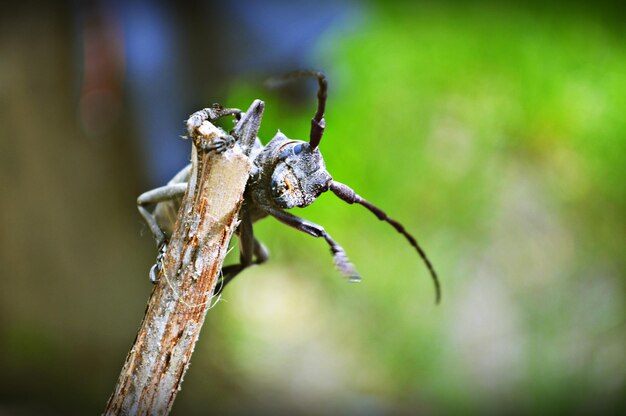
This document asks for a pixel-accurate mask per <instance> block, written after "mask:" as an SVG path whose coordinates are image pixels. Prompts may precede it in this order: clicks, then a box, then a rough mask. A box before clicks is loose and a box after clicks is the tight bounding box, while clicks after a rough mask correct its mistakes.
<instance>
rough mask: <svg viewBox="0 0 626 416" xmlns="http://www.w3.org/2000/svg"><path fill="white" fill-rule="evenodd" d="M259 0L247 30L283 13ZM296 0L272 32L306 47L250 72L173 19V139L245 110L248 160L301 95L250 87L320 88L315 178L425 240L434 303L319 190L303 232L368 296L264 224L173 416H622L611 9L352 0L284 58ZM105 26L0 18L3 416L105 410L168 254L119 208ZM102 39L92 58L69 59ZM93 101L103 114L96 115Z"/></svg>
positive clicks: (211, 27) (403, 247)
mask: <svg viewBox="0 0 626 416" xmlns="http://www.w3.org/2000/svg"><path fill="white" fill-rule="evenodd" d="M244 3H246V4H248V5H250V4H251V3H252V2H244ZM270 3H271V4H272V6H271V7H270V5H268V6H267V7H264V8H263V13H265V14H267V15H268V16H272V15H275V14H277V13H284V11H285V10H284V8H283V7H282V6H281V5H280V2H270ZM303 4H304V3H302V4H300V3H298V2H296V3H294V4H292V5H291V6H290V9H289V10H290V11H291V12H292V13H294V14H293V15H292V16H291V19H293V21H292V22H291V23H292V24H291V25H289V24H288V23H289V22H285V26H281V27H278V28H276V27H272V26H271V25H261V26H263V27H264V28H265V29H267V30H268V31H269V30H274V31H277V32H278V36H280V37H283V38H290V37H291V38H293V42H294V43H295V44H296V45H301V49H302V52H301V53H302V56H301V57H300V58H298V59H288V58H284V57H283V58H282V59H279V58H276V59H273V61H272V65H268V64H267V62H264V63H261V61H260V60H259V63H258V65H257V62H256V61H255V60H254V59H252V60H248V61H245V59H243V58H244V57H245V56H240V55H246V53H245V51H246V48H245V47H244V46H242V45H246V42H252V40H250V39H251V37H250V34H252V33H254V32H253V31H252V30H251V29H250V27H252V26H250V22H249V21H246V20H245V19H243V18H241V20H235V18H236V17H237V16H242V15H243V14H241V13H240V14H237V13H234V12H229V7H230V6H229V5H225V4H220V5H213V4H209V3H207V4H203V6H202V8H200V9H199V11H198V9H194V8H193V7H199V6H198V5H197V4H193V5H189V6H186V7H187V8H183V7H182V6H181V7H180V8H176V9H172V10H174V11H175V12H176V13H174V16H175V21H177V22H179V24H180V26H175V29H176V30H174V32H173V33H174V34H175V36H173V37H172V38H171V39H173V40H171V42H172V44H171V46H172V50H174V51H180V50H183V51H185V53H182V54H181V55H177V56H174V57H171V59H170V58H169V57H166V58H165V59H166V60H167V61H168V62H169V64H170V65H172V66H174V67H176V68H184V72H181V77H182V78H184V79H186V80H187V83H188V84H187V86H186V87H180V88H181V94H183V93H184V94H183V95H185V97H186V98H185V100H183V101H184V102H182V104H180V108H181V109H182V110H181V113H176V114H173V115H171V116H172V117H173V118H174V119H175V120H176V121H177V123H179V124H177V125H176V129H178V130H179V134H182V133H183V123H182V121H183V120H184V118H185V117H186V116H187V115H188V114H189V113H191V112H192V111H194V110H197V109H199V108H201V107H202V106H207V105H209V104H211V103H213V102H216V101H219V102H220V103H222V104H224V105H226V106H236V107H240V108H245V107H247V106H248V105H249V104H250V103H251V101H252V100H253V99H254V98H261V99H263V100H265V102H266V112H265V116H264V124H263V126H262V129H261V138H262V140H264V141H265V142H267V140H269V139H270V138H271V137H272V136H273V135H274V133H275V132H276V130H277V129H280V130H281V131H282V132H283V133H285V134H286V135H288V136H289V137H292V138H306V137H308V129H309V120H310V117H311V115H312V114H313V110H314V108H315V98H314V95H315V89H314V85H312V84H313V83H312V84H311V85H309V84H306V83H303V84H306V86H307V88H305V87H303V86H302V85H300V87H302V88H300V89H296V90H295V91H291V92H289V91H288V92H285V91H268V90H264V89H263V88H262V80H263V78H265V77H267V76H270V75H276V74H280V73H282V72H286V71H288V70H291V69H294V66H296V65H308V66H311V67H315V68H317V69H321V70H324V71H325V72H326V73H327V74H328V76H329V84H330V88H329V99H328V106H327V115H326V122H327V130H326V134H325V136H324V139H323V141H322V144H321V150H322V152H323V153H324V155H325V159H326V163H327V167H328V170H329V171H330V172H331V174H332V175H333V176H334V178H335V179H336V180H339V181H341V182H344V183H347V184H349V185H350V186H352V187H353V188H354V189H355V190H357V192H359V193H360V194H361V195H362V196H364V197H365V198H367V199H369V200H370V201H372V202H374V203H375V204H377V205H379V206H380V207H381V208H383V209H385V210H386V211H387V212H388V213H389V214H390V215H391V216H392V217H394V218H396V219H398V220H399V221H401V222H402V223H403V224H404V225H405V226H406V227H407V229H409V230H410V231H412V232H413V233H414V234H415V235H416V237H417V238H418V240H419V241H420V243H421V244H422V246H423V247H424V248H425V250H426V252H427V253H428V255H429V257H430V258H431V260H432V261H433V263H434V265H435V268H436V269H437V270H438V272H439V275H440V278H441V281H442V286H443V301H442V303H441V305H439V306H435V305H434V291H433V288H432V284H431V282H430V279H429V276H428V273H427V271H426V270H425V268H424V267H423V265H422V263H421V262H420V260H419V258H418V257H417V256H416V255H415V253H414V251H413V250H412V249H411V247H410V246H408V244H406V242H405V241H404V240H403V238H402V237H401V236H399V235H398V234H397V233H396V232H395V231H394V230H393V229H392V228H391V227H389V226H388V225H385V224H383V223H380V222H379V221H377V220H376V218H375V217H374V216H372V215H371V214H370V213H368V212H367V211H366V210H365V209H363V208H361V207H358V206H349V205H346V204H344V203H342V202H341V201H339V200H338V199H337V198H335V197H333V196H332V195H323V196H321V197H320V198H319V200H318V201H317V202H316V203H315V204H313V205H312V206H311V207H309V208H306V209H305V210H294V213H295V214H297V215H300V216H303V217H305V218H307V219H309V220H311V221H314V222H317V223H319V224H322V225H323V226H324V227H325V228H326V230H328V231H329V232H330V233H331V234H332V235H333V237H334V238H335V239H336V240H337V241H339V242H340V243H341V244H342V245H343V247H344V248H345V249H346V251H347V252H348V255H349V256H350V257H351V259H352V261H353V262H354V264H355V265H356V266H357V268H358V269H359V271H360V272H361V274H362V276H363V282H361V283H359V284H348V283H346V282H345V280H344V279H342V278H340V277H339V276H338V274H337V272H336V271H335V270H333V265H332V259H331V256H330V255H329V253H328V249H327V247H326V246H325V244H324V243H323V242H322V241H319V240H316V239H314V238H311V237H309V236H307V235H304V234H302V233H298V232H297V231H294V230H292V229H288V228H286V227H284V226H282V225H281V224H279V223H277V222H276V221H273V220H271V219H267V220H264V221H262V222H259V223H258V224H257V225H256V226H255V233H256V234H257V236H258V237H259V238H260V240H261V241H263V242H264V243H265V244H266V245H267V246H268V248H269V250H270V252H271V256H272V257H271V259H270V261H269V262H268V263H267V264H266V265H263V266H262V267H256V268H253V269H250V270H246V271H245V272H244V273H243V274H242V275H241V277H239V278H238V279H237V280H236V281H235V282H234V283H232V285H231V286H229V287H228V288H227V290H225V292H224V294H223V296H222V299H221V300H220V302H218V303H217V304H216V305H215V306H214V307H213V308H212V309H211V310H210V311H209V314H208V315H207V319H206V323H205V327H204V329H203V331H202V334H201V338H200V341H199V343H198V345H197V347H196V350H195V353H194V356H193V359H192V365H191V367H190V370H189V372H188V373H187V375H186V377H185V382H184V383H183V389H182V391H181V392H180V394H179V395H178V398H177V401H176V403H175V405H174V414H207V413H211V412H212V413H215V414H248V413H251V412H255V413H270V412H274V413H281V412H287V411H288V412H290V413H293V414H303V415H313V414H372V415H379V414H381V415H382V414H485V413H488V414H500V413H504V412H507V413H513V414H531V413H541V414H564V413H566V414H572V413H575V414H590V413H593V414H617V413H620V410H621V411H622V412H623V411H624V410H625V409H626V402H625V397H626V396H625V393H626V331H625V329H626V305H625V300H626V298H625V296H626V286H625V282H626V280H625V279H626V272H625V271H626V255H625V254H626V252H625V248H626V185H625V179H626V137H625V135H626V116H625V115H626V48H625V46H624V45H625V40H626V36H625V30H624V27H623V20H622V19H621V17H623V14H622V10H621V8H619V7H617V6H614V5H613V4H612V3H601V4H598V5H595V6H594V7H593V8H591V7H585V6H584V5H582V4H578V3H573V4H569V3H568V4H567V6H566V5H565V4H563V5H561V4H559V5H553V6H547V5H542V4H541V3H539V2H536V3H533V4H532V5H531V6H525V7H522V6H516V5H507V6H503V5H501V4H498V3H492V2H447V3H438V4H435V3H417V4H409V3H387V2H369V3H359V2H349V3H346V4H345V5H343V6H342V7H341V8H340V9H339V11H338V12H337V13H338V15H339V14H340V15H341V19H339V20H333V23H332V24H326V25H322V27H323V30H322V29H320V30H318V31H317V32H316V35H314V36H309V37H304V38H303V39H300V38H299V37H298V36H296V34H297V33H300V32H298V30H297V28H296V27H295V24H294V22H298V21H299V20H298V19H304V21H306V19H307V10H308V9H306V7H304V6H303ZM117 5H118V7H117V8H115V7H113V8H108V7H96V6H93V5H92V6H91V8H86V9H83V10H78V11H77V10H75V9H73V8H71V7H69V6H59V5H56V6H54V5H48V6H45V7H43V6H40V7H36V8H34V7H25V6H23V7H13V8H6V10H4V11H3V12H4V13H2V14H1V15H2V18H0V23H2V25H1V27H2V29H1V30H2V36H0V109H1V111H0V126H2V130H3V134H2V138H1V139H0V172H1V176H0V178H2V191H3V196H2V204H1V208H0V213H1V214H2V215H1V217H0V221H1V222H0V227H1V229H2V232H1V233H0V270H1V276H2V277H1V279H0V371H1V372H2V374H3V377H2V379H1V381H0V414H19V415H30V414H88V413H96V412H99V411H101V410H102V409H103V408H104V405H105V403H106V400H107V399H108V397H109V395H110V393H111V392H112V390H113V387H114V385H115V382H116V380H117V376H118V374H119V371H120V369H121V366H122V364H123V361H124V359H125V356H126V353H127V351H128V349H129V348H130V346H131V344H132V341H133V339H134V336H135V334H136V330H137V328H138V326H139V323H140V320H141V317H142V316H143V312H144V307H145V303H146V301H147V298H148V296H149V293H150V290H151V285H150V283H149V281H148V279H147V271H148V269H149V267H150V266H151V264H152V263H153V261H154V257H155V255H156V250H155V248H154V245H153V242H152V239H151V237H150V236H149V235H148V233H147V230H146V229H145V227H143V226H142V224H141V222H140V218H139V215H138V214H137V212H136V209H135V198H136V196H137V195H138V194H139V193H140V192H142V191H144V190H146V189H148V188H149V187H151V186H154V185H158V183H154V182H155V181H156V180H155V179H154V178H155V176H149V175H148V174H147V172H148V171H150V169H151V168H150V166H151V165H150V161H149V160H148V159H147V157H146V154H149V153H150V151H152V150H150V143H151V142H150V140H151V136H150V135H149V134H148V135H146V134H145V131H146V130H145V129H143V130H142V128H140V127H138V126H139V125H140V123H141V120H145V119H146V117H148V116H147V115H146V113H149V111H148V110H146V108H145V107H142V106H141V105H137V102H138V100H137V99H136V97H137V94H133V88H134V87H133V85H136V84H133V78H132V77H131V76H130V75H128V74H131V75H132V74H133V72H132V71H133V70H134V69H133V68H135V69H136V67H133V65H134V64H133V60H132V55H129V54H128V51H129V50H130V46H128V44H127V43H125V39H127V37H128V36H129V33H131V31H130V30H128V26H124V15H125V14H124V13H126V12H127V9H124V7H122V6H120V4H119V3H117ZM300 6H302V7H300ZM322 6H323V5H322ZM322 6H320V8H323V7H322ZM273 7H275V8H273ZM329 7H330V6H329ZM103 10H104V11H105V12H103ZM120 10H121V12H120ZM124 10H126V12H124ZM168 10H169V9H168ZM281 10H282V12H281ZM333 10H334V9H333ZM116 11H117V13H118V14H117V15H116V14H115V12H116ZM212 12H213V13H212ZM76 16H79V17H81V16H82V17H81V18H80V19H79V18H77V17H76ZM85 16H90V17H91V18H93V17H94V16H95V17H96V18H97V17H100V20H98V19H96V18H94V19H95V20H90V19H87V18H85ZM102 16H106V17H107V19H109V20H106V19H103V18H102ZM111 16H113V18H111ZM115 16H118V17H119V16H121V17H119V19H117V18H116V17H115ZM314 17H315V16H313V15H312V17H310V19H313V18H314ZM331 17H332V16H331ZM264 18H266V17H264V15H263V16H261V15H257V16H253V18H252V20H253V21H255V22H257V23H258V22H259V21H261V22H263V19H264ZM111 19H112V20H111ZM320 19H321V20H324V16H323V15H322V17H321V18H320ZM329 19H330V18H329ZM331 20H332V19H331ZM102 21H104V22H109V23H110V22H118V23H119V22H121V23H120V25H121V26H123V27H124V29H123V30H119V31H117V32H116V31H112V32H110V31H108V29H110V27H111V26H112V27H113V28H115V27H116V26H115V24H113V25H110V24H109V25H106V24H102ZM89 22H91V23H92V24H91V25H90V23H89ZM93 22H96V23H93ZM180 22H182V23H180ZM246 22H248V24H249V26H246V25H245V24H246ZM94 28H95V29H94ZM103 28H104V29H103ZM107 28H108V29H107ZM199 28H202V30H204V32H200V33H198V31H199V30H200V29H199ZM246 28H248V32H246ZM98 30H99V31H100V32H98ZM94 31H95V32H94ZM292 31H293V32H292ZM243 32H245V34H246V36H244V35H241V33H243ZM94 33H96V38H97V39H99V41H98V42H99V43H98V42H96V45H97V46H98V47H99V49H98V48H96V51H100V52H101V53H92V52H90V50H89V48H87V47H86V46H85V45H87V46H88V45H90V43H89V39H90V37H89V36H93V34H94ZM102 33H104V35H102ZM111 33H113V35H111ZM237 33H239V34H240V35H241V38H237V37H236V34H237ZM98 34H100V35H98ZM125 37H126V38H125ZM158 41H159V40H158V39H155V40H154V43H155V44H156V43H158ZM91 44H93V42H92V43H91ZM111 45H113V46H115V45H118V46H119V45H123V46H121V47H119V48H118V49H115V48H112V49H111V48H110V46H111ZM148 46H149V45H148ZM148 46H145V47H146V48H147V47H148ZM264 48H265V49H261V52H260V54H261V55H263V54H267V55H271V51H272V48H271V43H270V45H269V46H268V45H265V47H264ZM248 49H251V48H250V47H249V48H248ZM111 50H113V52H111ZM77 51H79V52H77ZM80 51H82V52H80ZM102 51H104V52H102ZM120 51H121V52H120ZM107 53H109V55H107ZM124 53H126V55H124ZM94 56H95V58H94ZM102 56H104V57H107V56H109V57H110V56H113V57H117V58H116V59H117V60H116V59H103V58H102ZM181 56H182V57H181ZM246 56H248V57H249V56H253V57H255V56H256V55H254V54H252V55H250V54H248V55H246ZM285 56H288V54H286V55H285ZM77 57H78V58H77ZM200 58H201V59H200ZM196 59H199V60H196ZM255 59H257V58H255ZM259 59H260V58H259ZM94 62H95V63H94ZM159 62H160V61H159ZM94 65H95V67H96V70H95V73H96V75H98V76H93V73H94V72H93V71H94V70H93V66H94ZM98 65H99V66H98ZM107 65H108V66H107ZM98 68H100V69H98ZM102 68H104V69H102ZM107 68H108V69H107ZM111 68H112V69H111ZM179 70H180V71H183V70H182V69H179ZM90 71H91V72H90ZM98 71H100V72H98ZM136 73H137V72H135V74H136ZM90 74H92V75H90ZM111 74H112V75H111ZM90 79H91V80H93V79H95V80H96V81H89V80H90ZM98 80H100V81H99V82H98ZM102 80H104V81H102ZM88 81H89V82H92V84H89V82H88ZM88 84H89V85H96V87H90V86H89V85H88ZM157 84H158V83H152V84H151V85H149V90H150V91H151V89H152V88H154V89H157V88H158V87H159V85H157ZM176 85H178V84H176ZM102 86H104V87H102ZM105 87H106V88H105ZM308 87H310V88H308ZM90 88H92V90H97V92H98V91H102V90H105V91H108V95H106V94H105V95H100V96H98V97H100V98H98V99H96V100H95V101H93V102H95V104H89V102H91V101H89V100H88V99H86V98H85V97H86V95H88V94H87V93H88V92H89V89H90ZM189 91H192V92H193V93H190V92H189ZM96 95H97V94H96ZM103 96H104V97H105V98H102V97H103ZM133 97H135V98H133ZM171 99H172V100H174V99H175V97H174V95H171ZM86 101H88V104H85V102H86ZM152 101H159V100H155V99H153V100H152ZM93 102H91V103H93ZM159 102H160V101H159ZM162 104H163V105H164V106H165V108H166V110H171V108H170V107H168V105H169V101H168V100H163V102H162ZM172 105H173V104H172ZM94 109H95V110H94ZM171 111H173V110H171ZM103 114H104V116H103ZM90 117H91V118H90ZM94 117H95V119H94ZM98 117H100V118H98ZM94 120H95V121H94ZM147 124H150V122H148V123H147ZM94 126H95V127H94ZM142 135H143V136H145V140H144V141H143V142H142V141H141V140H140V139H138V137H142ZM168 137H169V136H168ZM168 140H171V141H172V142H181V146H184V149H185V150H184V152H188V146H189V144H188V143H186V142H182V141H181V140H180V139H179V138H178V137H177V135H172V136H171V137H169V138H168ZM185 158H186V156H185V155H184V154H183V156H182V157H179V158H178V159H176V158H173V159H174V160H173V161H170V163H172V164H173V165H176V166H181V167H182V166H183V165H184V163H185V161H186V159H185ZM170 159H172V158H170ZM172 173H173V172H172ZM168 174H170V172H168ZM232 257H233V258H232V259H231V261H234V260H235V259H236V256H232Z"/></svg>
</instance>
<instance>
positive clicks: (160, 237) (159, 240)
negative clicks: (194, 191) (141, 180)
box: [137, 182, 187, 247]
mask: <svg viewBox="0 0 626 416" xmlns="http://www.w3.org/2000/svg"><path fill="white" fill-rule="evenodd" d="M186 190H187V183H185V182H182V183H174V184H169V185H165V186H161V187H159V188H156V189H152V190H150V191H147V192H144V193H143V194H141V195H139V197H138V198H137V209H138V210H139V213H140V214H141V216H142V217H143V219H144V221H145V222H146V224H148V227H149V228H150V231H151V232H152V235H153V236H154V238H155V240H156V244H157V247H161V246H162V245H163V244H164V243H165V240H166V238H165V234H164V233H163V230H161V227H160V226H159V224H158V223H157V220H156V218H155V217H154V214H153V213H151V212H150V211H148V210H147V209H146V208H145V206H146V205H150V204H157V203H159V202H162V201H170V200H172V199H175V198H179V197H181V196H182V195H183V194H184V193H185V191H186Z"/></svg>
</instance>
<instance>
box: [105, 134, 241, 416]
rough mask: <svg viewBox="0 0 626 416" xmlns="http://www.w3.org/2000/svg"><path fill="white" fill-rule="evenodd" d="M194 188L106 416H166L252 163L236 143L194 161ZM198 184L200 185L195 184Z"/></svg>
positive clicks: (187, 197) (206, 305) (185, 201)
mask: <svg viewBox="0 0 626 416" xmlns="http://www.w3.org/2000/svg"><path fill="white" fill-rule="evenodd" d="M193 152H194V157H193V158H192V160H195V161H196V164H197V166H198V168H197V169H193V173H192V178H191V179H190V181H189V189H188V190H187V193H186V194H185V197H184V198H183V203H182V206H181V210H180V213H179V217H178V221H177V223H176V226H175V229H174V233H173V235H172V238H171V241H170V243H169V246H168V250H167V254H166V256H165V260H164V267H163V272H162V273H161V275H160V282H159V283H158V284H157V285H156V286H155V287H154V290H153V291H152V295H151V297H150V300H149V301H148V306H147V308H146V313H145V316H144V318H143V321H142V323H141V327H140V329H139V332H138V334H137V338H136V339H135V342H134V345H133V347H132V348H131V350H130V352H129V353H128V356H127V357H126V362H125V364H124V367H123V368H122V372H121V374H120V377H119V380H118V383H117V386H116V388H115V391H114V392H113V395H112V396H111V398H110V399H109V401H108V403H107V406H106V409H105V412H104V414H106V415H166V414H168V413H169V411H170V410H171V408H172V405H173V403H174V399H175V397H176V394H177V393H178V391H179V390H180V386H181V383H182V380H183V376H184V375H185V372H186V370H187V367H188V365H189V360H190V358H191V354H192V352H193V349H194V346H195V344H196V341H197V340H198V336H199V333H200V328H201V327H202V324H203V322H204V318H205V316H206V313H207V311H208V309H209V307H210V304H211V297H212V294H213V290H214V289H215V284H216V281H217V278H218V274H219V272H220V270H221V268H222V262H223V261H224V257H225V256H226V252H227V251H228V244H229V242H230V239H231V237H232V235H233V231H234V230H235V229H236V227H237V220H238V214H239V209H240V207H241V204H242V201H243V193H244V190H245V186H246V182H247V180H248V176H249V174H250V169H251V163H250V161H249V160H248V158H247V157H246V155H245V154H244V153H243V152H242V150H241V149H240V148H239V146H238V145H236V146H235V147H234V148H233V149H230V150H227V151H226V152H224V153H221V154H216V153H215V152H211V153H210V154H208V155H200V160H199V162H200V163H198V160H197V159H195V156H196V153H197V152H196V149H195V147H194V148H193ZM196 183H197V186H196Z"/></svg>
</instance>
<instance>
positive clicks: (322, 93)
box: [265, 70, 328, 149]
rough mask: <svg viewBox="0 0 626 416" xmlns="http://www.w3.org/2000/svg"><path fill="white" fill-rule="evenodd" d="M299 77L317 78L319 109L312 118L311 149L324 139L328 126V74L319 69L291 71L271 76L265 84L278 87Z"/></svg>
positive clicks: (269, 86)
mask: <svg viewBox="0 0 626 416" xmlns="http://www.w3.org/2000/svg"><path fill="white" fill-rule="evenodd" d="M297 78H316V79H317V83H318V89H317V111H316V112H315V115H314V116H313V119H311V134H310V135H309V144H310V145H311V149H315V148H316V147H317V146H319V144H320V142H321V141H322V136H323V135H324V128H325V127H326V121H325V120H324V112H325V111H326V97H327V91H328V81H326V75H324V74H323V73H322V72H319V71H313V70H299V71H293V72H289V73H287V74H285V75H283V76H281V77H278V78H270V79H268V80H267V81H266V82H265V85H266V86H267V87H268V88H276V87H280V86H282V85H284V84H286V83H287V82H290V81H293V80H294V79H297Z"/></svg>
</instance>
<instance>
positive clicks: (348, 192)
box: [330, 181, 441, 303]
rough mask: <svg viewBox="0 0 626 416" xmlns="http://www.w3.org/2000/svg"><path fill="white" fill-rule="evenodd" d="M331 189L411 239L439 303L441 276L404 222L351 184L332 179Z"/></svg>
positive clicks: (349, 202)
mask: <svg viewBox="0 0 626 416" xmlns="http://www.w3.org/2000/svg"><path fill="white" fill-rule="evenodd" d="M330 190H331V191H333V193H334V194H335V195H337V196H338V197H339V198H341V199H342V200H344V201H345V202H347V203H348V204H354V203H357V204H359V205H363V206H364V207H365V208H367V209H368V210H370V211H371V212H372V213H373V214H374V215H376V217H378V219H379V220H381V221H386V222H387V223H389V224H391V225H392V226H393V228H395V229H396V231H398V232H399V233H400V234H402V235H403V236H404V237H405V238H406V239H407V240H408V241H409V243H410V244H411V245H412V246H413V247H414V248H415V250H417V253H418V254H419V256H420V257H421V258H422V260H423V261H424V264H426V267H427V268H428V271H429V272H430V276H431V277H432V279H433V283H434V284H435V300H436V303H439V302H440V301H441V286H440V284H439V278H438V277H437V273H436V272H435V268H434V267H433V265H432V263H431V262H430V260H429V259H428V257H427V256H426V253H425V252H424V250H422V248H421V247H420V245H419V244H418V243H417V240H416V239H415V237H413V236H412V235H411V234H409V233H408V232H407V231H406V230H405V229H404V226H403V225H402V224H400V223H399V222H398V221H396V220H394V219H392V218H389V216H388V215H387V214H386V213H385V212H384V211H383V210H382V209H380V208H378V207H377V206H375V205H373V204H372V203H371V202H369V201H366V200H365V199H363V198H361V196H360V195H358V194H357V193H356V192H354V191H353V190H352V189H351V188H350V187H349V186H347V185H344V184H343V183H340V182H336V181H331V183H330Z"/></svg>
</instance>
